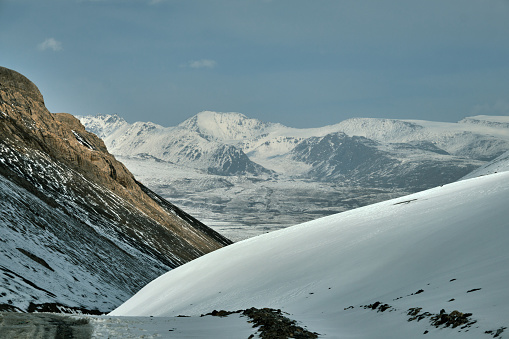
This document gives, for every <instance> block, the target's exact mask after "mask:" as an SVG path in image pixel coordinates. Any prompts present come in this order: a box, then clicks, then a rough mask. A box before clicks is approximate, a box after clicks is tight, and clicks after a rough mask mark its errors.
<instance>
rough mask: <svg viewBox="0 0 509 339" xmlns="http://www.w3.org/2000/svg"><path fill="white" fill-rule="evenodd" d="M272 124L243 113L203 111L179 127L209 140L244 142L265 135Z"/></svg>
mask: <svg viewBox="0 0 509 339" xmlns="http://www.w3.org/2000/svg"><path fill="white" fill-rule="evenodd" d="M272 126H275V124H272V123H265V122H262V121H260V120H257V119H251V118H248V117H247V116H245V115H244V114H241V113H235V112H228V113H223V112H212V111H203V112H200V113H198V114H196V115H195V116H193V117H191V118H189V119H187V120H186V121H184V122H183V123H181V124H180V125H179V127H181V128H184V129H188V130H194V131H196V132H198V133H199V134H200V135H203V136H204V137H205V138H207V139H218V140H224V141H227V140H242V139H246V138H253V137H256V136H259V135H261V134H263V133H265V130H266V129H267V128H269V127H272Z"/></svg>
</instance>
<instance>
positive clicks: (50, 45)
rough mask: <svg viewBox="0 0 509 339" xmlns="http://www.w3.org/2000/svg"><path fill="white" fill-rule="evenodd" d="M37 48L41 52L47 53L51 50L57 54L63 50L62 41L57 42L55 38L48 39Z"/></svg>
mask: <svg viewBox="0 0 509 339" xmlns="http://www.w3.org/2000/svg"><path fill="white" fill-rule="evenodd" d="M37 48H38V49H39V50H40V51H45V50H48V49H49V50H52V51H55V52H58V51H61V50H62V49H63V48H62V43H61V42H60V41H57V40H55V39H54V38H48V39H46V40H44V41H43V42H41V43H40V44H39V45H38V46H37Z"/></svg>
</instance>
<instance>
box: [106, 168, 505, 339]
mask: <svg viewBox="0 0 509 339" xmlns="http://www.w3.org/2000/svg"><path fill="white" fill-rule="evenodd" d="M508 201H509V173H507V172H505V173H499V174H493V175H489V176H484V177H480V178H475V179H470V180H464V181H461V182H456V183H452V184H449V185H445V186H443V187H437V188H434V189H430V190H427V191H424V192H420V193H416V194H413V195H410V196H406V197H403V198H398V199H394V200H389V201H385V202H381V203H377V204H374V205H370V206H366V207H362V208H359V209H355V210H351V211H347V212H343V213H340V214H337V215H333V216H329V217H325V218H322V219H318V220H315V221H311V222H308V223H304V224H301V225H298V226H294V227H290V228H286V229H284V230H280V231H275V232H272V233H269V234H265V235H261V236H258V237H255V238H251V239H248V240H245V241H242V242H238V243H236V244H233V245H231V246H228V247H226V248H223V249H220V250H218V251H216V252H213V253H210V254H207V255H205V256H203V257H201V258H198V259H196V260H194V261H192V262H190V263H188V264H185V265H183V266H181V267H179V268H177V269H175V270H172V271H171V272H169V273H167V274H165V275H163V276H161V277H159V278H158V279H156V280H154V281H153V282H151V283H150V284H148V285H147V286H145V287H144V288H143V289H142V290H141V291H140V292H139V293H137V294H136V295H135V296H133V297H132V298H131V299H129V300H128V301H127V302H126V303H124V304H123V305H121V306H120V307H119V308H117V309H116V310H115V311H113V312H112V313H111V315H115V316H121V315H124V316H125V315H129V316H176V315H179V314H185V315H199V314H201V313H206V312H210V311H211V310H213V309H226V310H237V309H245V308H249V307H252V306H254V307H273V308H281V309H282V310H283V311H285V312H288V313H289V314H291V317H293V318H294V319H297V320H299V321H301V322H302V323H303V324H305V325H306V326H307V327H308V328H309V329H310V330H312V331H316V332H318V333H320V334H321V335H323V337H325V338H343V337H348V338H375V337H377V338H381V337H383V338H415V337H418V336H420V335H422V334H423V333H426V334H427V335H426V337H431V338H446V337H447V338H456V337H458V338H483V337H489V336H490V334H487V333H485V331H492V332H491V336H493V335H495V334H496V333H497V332H499V333H500V332H503V329H504V328H507V326H509V323H508V320H507V319H508V318H507V315H508V313H507V305H508V303H509V293H508V290H507V281H509V246H507V239H508V238H509V227H508V223H507V220H509V210H508V209H507V203H508ZM376 302H380V304H376ZM384 304H387V307H388V308H387V309H386V310H385V312H382V307H378V306H379V305H384ZM368 305H371V306H368ZM384 308H385V307H384ZM416 308H420V309H416ZM442 310H443V311H442ZM454 310H458V311H459V312H462V313H471V315H468V314H467V315H466V316H464V318H465V319H468V321H467V322H466V323H463V324H461V326H458V327H456V328H451V327H452V325H451V326H449V327H448V328H445V324H442V325H439V326H438V327H435V326H432V324H431V323H432V321H431V318H432V316H431V315H436V316H437V317H436V319H442V320H444V321H445V320H446V319H447V317H445V316H443V314H450V313H451V312H452V311H454ZM424 312H429V313H430V315H428V314H426V313H424ZM412 314H413V315H412ZM440 314H442V315H440ZM415 315H421V316H422V320H420V321H419V322H417V321H416V319H414V320H415V321H409V319H411V318H413V317H415ZM196 321H199V320H196ZM474 321H475V322H474ZM469 324H470V325H469ZM467 325H468V326H467ZM463 326H465V327H463ZM504 335H505V332H504ZM502 337H503V336H502Z"/></svg>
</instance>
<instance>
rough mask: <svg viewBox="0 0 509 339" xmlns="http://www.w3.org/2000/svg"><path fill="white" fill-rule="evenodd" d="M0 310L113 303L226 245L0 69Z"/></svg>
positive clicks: (72, 120) (26, 84)
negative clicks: (169, 271) (153, 190)
mask: <svg viewBox="0 0 509 339" xmlns="http://www.w3.org/2000/svg"><path fill="white" fill-rule="evenodd" d="M0 243H1V246H0V310H18V311H26V310H29V311H35V310H52V311H58V310H70V309H76V310H77V309H80V310H89V311H90V310H96V311H102V312H105V311H108V310H111V309H113V308H114V307H116V306H117V305H119V304H120V303H121V302H123V301H124V300H125V299H127V298H128V297H129V296H131V295H132V294H133V293H134V292H136V291H137V290H138V289H140V288H141V287H142V286H143V285H145V284H146V283H147V282H148V281H150V280H152V279H154V278H155V277H156V276H158V275H160V274H161V273H163V272H166V271H168V270H170V269H172V268H175V267H177V266H179V265H181V264H183V263H186V262H188V261H190V260H193V259H195V258H197V257H199V256H201V255H203V254H205V253H208V252H211V251H214V250H216V249H218V248H220V247H223V246H224V245H227V244H230V243H231V242H230V241H229V240H228V239H226V238H224V237H223V236H221V235H219V234H218V233H216V232H214V231H213V230H211V229H209V228H208V227H206V226H205V225H204V224H202V223H201V222H200V221H198V220H197V219H195V218H193V217H191V216H190V215H188V214H187V213H185V212H184V211H182V210H180V209H179V208H177V207H176V206H175V205H173V204H171V203H169V202H167V201H165V200H164V199H162V198H161V197H160V196H158V195H157V194H155V193H154V192H152V191H151V190H150V189H148V188H146V187H145V186H143V185H142V184H140V183H139V182H137V181H136V180H135V179H134V177H133V175H132V174H131V173H130V172H129V171H128V170H127V169H126V168H125V166H124V165H123V164H121V163H120V162H118V161H117V160H115V158H114V157H113V156H112V155H111V154H110V153H108V151H107V150H106V146H105V145H104V143H103V142H102V140H101V139H99V138H98V137H97V136H96V135H94V134H92V133H90V132H87V131H86V130H85V128H84V127H83V125H81V123H80V122H79V120H78V119H76V118H75V117H73V116H71V115H69V114H52V113H50V112H48V110H47V109H46V107H45V106H44V101H43V97H42V95H41V93H40V92H39V90H38V89H37V87H36V86H35V85H34V84H33V83H32V82H30V81H29V80H28V79H27V78H25V77H24V76H23V75H21V74H19V73H17V72H15V71H12V70H9V69H7V68H3V67H0Z"/></svg>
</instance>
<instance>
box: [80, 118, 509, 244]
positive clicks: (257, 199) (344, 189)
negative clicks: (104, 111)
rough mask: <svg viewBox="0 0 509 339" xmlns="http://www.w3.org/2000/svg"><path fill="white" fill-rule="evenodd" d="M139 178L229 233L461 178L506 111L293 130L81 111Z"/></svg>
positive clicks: (490, 154)
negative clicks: (453, 119) (167, 123)
mask: <svg viewBox="0 0 509 339" xmlns="http://www.w3.org/2000/svg"><path fill="white" fill-rule="evenodd" d="M80 121H81V122H82V123H83V125H84V126H85V127H86V128H87V130H89V131H91V132H93V133H95V134H97V135H98V136H100V137H101V138H103V140H104V141H105V144H106V145H107V147H108V149H109V150H110V151H111V152H112V153H113V154H114V155H115V156H116V157H117V158H119V159H121V160H122V162H123V163H124V164H126V165H127V167H128V168H129V169H130V170H131V171H133V173H134V174H135V175H136V177H137V178H139V180H140V181H142V182H144V183H145V184H146V185H147V186H149V187H150V188H152V189H153V190H155V191H156V192H157V193H158V194H160V195H161V196H163V197H165V198H167V199H170V200H172V201H173V202H174V203H176V204H177V205H179V206H181V207H182V208H184V209H186V210H188V211H190V212H191V213H192V214H193V215H196V216H197V217H199V218H200V219H201V220H203V221H204V222H206V223H207V224H209V225H211V226H212V227H214V228H215V229H216V230H219V231H221V232H222V233H223V234H225V235H227V236H228V237H230V238H232V239H237V240H238V239H241V238H245V237H246V236H250V235H252V234H260V233H264V232H266V231H267V230H272V229H275V228H280V227H286V226H290V225H294V224H297V223H301V222H305V221H309V220H313V219H316V218H317V217H321V216H325V215H330V214H334V213H338V212H341V211H345V210H348V209H352V208H356V207H361V206H365V205H367V204H370V203H375V202H378V201H383V200H387V199H390V198H394V197H397V196H402V195H405V194H409V193H413V192H417V191H421V190H424V189H428V188H431V187H435V186H440V185H443V184H446V183H449V182H453V181H455V180H458V179H459V178H461V177H463V176H465V175H467V174H468V173H470V172H471V171H472V170H474V169H476V168H478V167H480V166H482V165H484V164H486V163H487V162H488V161H490V160H492V159H494V158H495V157H497V156H499V155H501V154H502V153H504V152H505V151H506V150H507V149H509V128H508V125H509V118H508V117H496V116H475V117H469V118H465V119H463V120H461V121H460V122H458V123H444V122H432V121H415V120H395V119H363V118H355V119H349V120H345V121H342V122H340V123H338V124H335V125H330V126H324V127H321V128H309V129H296V128H290V127H286V126H283V125H281V124H277V123H269V122H262V121H259V120H256V119H250V118H248V117H246V116H245V115H243V114H240V113H218V112H210V111H206V112H201V113H199V114H197V115H195V116H193V117H191V118H189V119H188V120H186V121H184V122H182V123H180V124H178V125H176V126H173V127H163V126H160V125H156V124H153V123H150V122H136V123H133V124H130V123H127V122H126V121H125V120H123V119H122V118H121V117H119V116H118V115H97V116H94V117H93V116H86V117H80Z"/></svg>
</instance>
